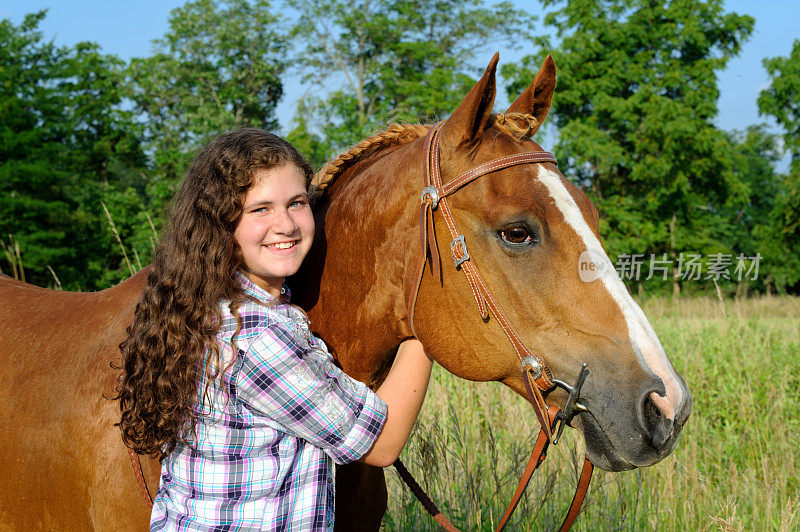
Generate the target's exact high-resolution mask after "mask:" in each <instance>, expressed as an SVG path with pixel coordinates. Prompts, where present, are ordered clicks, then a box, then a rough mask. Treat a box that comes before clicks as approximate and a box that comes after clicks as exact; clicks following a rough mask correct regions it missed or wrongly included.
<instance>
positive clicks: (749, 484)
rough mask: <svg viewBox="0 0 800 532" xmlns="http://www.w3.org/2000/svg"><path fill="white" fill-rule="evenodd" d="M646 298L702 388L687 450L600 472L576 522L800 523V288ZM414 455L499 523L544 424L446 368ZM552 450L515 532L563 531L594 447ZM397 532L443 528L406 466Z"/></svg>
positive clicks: (467, 511)
mask: <svg viewBox="0 0 800 532" xmlns="http://www.w3.org/2000/svg"><path fill="white" fill-rule="evenodd" d="M642 306H643V308H644V310H645V312H646V313H647V315H648V316H649V317H650V321H651V323H652V324H653V327H654V328H655V329H656V331H657V332H658V334H659V337H660V338H661V342H662V344H663V345H664V348H665V349H666V351H667V354H668V355H669V356H670V358H671V360H672V363H673V364H674V366H675V368H676V369H677V370H678V372H679V373H681V374H682V375H683V376H684V378H685V379H686V382H687V383H688V385H689V388H690V390H691V392H692V396H693V398H694V408H693V411H692V416H691V418H690V419H689V421H688V422H687V425H686V427H685V428H684V430H683V433H682V435H681V440H680V441H679V442H678V447H677V448H676V450H675V452H674V453H673V454H672V455H670V456H669V457H667V458H666V459H665V460H663V461H662V462H660V463H659V464H656V465H655V466H652V467H649V468H646V469H642V470H635V471H629V472H625V473H606V472H603V471H599V470H595V471H596V472H595V477H594V479H593V480H592V486H591V488H590V491H589V495H588V496H587V500H586V503H585V505H584V510H583V512H582V513H581V515H580V516H579V517H578V521H577V523H576V526H575V527H574V528H573V530H666V531H686V530H692V531H694V530H782V531H783V530H786V531H788V530H800V473H798V471H800V412H799V410H800V298H789V297H766V298H761V299H751V300H743V301H725V302H724V303H723V302H720V301H719V300H714V299H710V298H699V299H676V300H668V299H651V300H647V301H645V302H644V303H643V305H642ZM434 371H435V373H434V377H433V380H432V382H431V387H430V390H429V392H428V399H427V401H426V404H425V407H424V410H423V413H422V415H421V417H420V420H419V422H418V425H417V427H416V430H415V433H414V435H413V436H412V439H411V441H410V442H409V444H408V446H407V448H406V450H405V451H404V452H403V456H402V459H403V460H404V461H405V462H406V465H407V466H408V467H409V469H410V470H411V471H412V473H413V474H414V475H415V477H416V478H417V480H418V481H419V482H420V484H421V485H422V486H423V487H424V488H425V489H426V490H427V491H428V493H429V494H430V495H431V497H432V498H433V500H434V501H436V502H437V504H438V505H439V507H440V508H441V509H442V511H443V512H444V514H445V515H447V516H448V517H449V518H450V519H451V520H452V521H453V523H454V524H455V525H456V526H458V527H459V528H461V529H462V530H493V529H494V526H496V523H497V521H498V519H499V517H500V515H502V512H503V510H504V508H505V504H506V503H507V502H508V500H509V499H510V497H511V494H512V493H513V490H514V488H515V486H516V483H517V480H518V475H519V474H520V473H521V471H522V469H523V467H524V464H525V462H526V461H527V458H528V454H529V452H530V445H531V444H530V443H526V444H525V445H520V443H519V442H521V441H522V440H525V441H526V442H528V441H530V438H529V435H532V434H534V430H535V428H536V427H535V421H534V416H533V413H532V411H531V409H530V408H529V407H526V404H525V401H524V400H523V399H522V398H521V397H519V396H517V395H515V394H513V393H512V392H510V391H509V390H508V389H506V388H505V387H503V386H502V385H500V384H497V383H472V382H467V381H463V380H460V379H458V378H456V377H453V376H452V375H450V374H448V373H447V372H445V371H443V370H442V369H441V368H439V367H437V368H435V370H434ZM568 432H569V434H568V435H567V437H565V438H564V439H563V441H562V443H559V445H558V446H557V447H556V448H553V449H551V451H550V452H549V457H548V460H547V461H546V462H545V463H544V465H543V466H542V468H540V471H539V472H537V473H536V475H535V476H534V478H533V480H532V481H531V484H530V486H529V487H528V492H527V494H526V498H525V499H524V500H523V501H521V502H520V505H519V506H518V507H517V511H516V512H515V516H514V518H513V520H512V523H511V525H510V527H509V530H554V529H556V528H557V527H558V525H559V524H560V522H561V519H562V517H563V515H562V512H565V511H566V509H567V507H568V506H569V502H570V500H571V498H572V493H573V490H574V485H575V481H576V479H577V474H578V472H579V468H580V466H581V459H582V456H583V443H582V441H580V438H579V435H578V434H576V433H575V431H568ZM387 480H388V484H389V509H388V512H387V515H386V517H385V518H384V527H385V529H387V530H413V531H417V530H437V529H438V528H437V527H436V526H434V525H435V523H434V522H433V521H432V520H431V518H430V517H428V515H427V514H426V513H425V512H424V510H423V509H422V506H421V505H420V504H419V503H418V502H417V501H416V499H414V498H413V496H412V495H411V494H410V492H409V490H408V489H407V488H406V487H405V485H403V484H402V483H401V482H400V480H399V479H398V477H397V476H396V474H395V473H394V470H393V469H388V470H387Z"/></svg>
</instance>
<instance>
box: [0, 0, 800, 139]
mask: <svg viewBox="0 0 800 532" xmlns="http://www.w3.org/2000/svg"><path fill="white" fill-rule="evenodd" d="M183 3H184V0H138V1H114V0H2V1H1V2H0V18H10V19H11V20H12V21H13V22H14V23H19V22H20V21H21V20H22V18H23V17H24V15H25V13H30V12H33V11H37V10H39V9H44V8H49V9H50V11H49V13H48V16H47V18H46V19H45V21H44V22H43V24H42V25H41V27H40V29H41V30H42V31H43V32H44V34H45V36H46V37H47V38H55V41H56V42H57V43H59V44H74V43H76V42H78V41H94V42H97V43H99V44H100V46H101V47H102V48H103V50H104V51H105V52H108V53H113V54H116V55H119V56H120V57H122V58H123V59H129V58H130V57H141V56H146V55H148V54H149V53H150V52H151V50H152V45H151V41H152V40H153V39H155V38H158V37H160V36H162V35H163V34H164V33H165V32H166V31H167V18H168V16H169V11H170V9H172V8H174V7H177V6H179V5H182V4H183ZM514 3H515V4H516V5H517V6H518V7H520V8H527V9H531V7H530V6H536V9H538V8H539V3H538V2H536V1H533V0H527V1H526V0H515V1H514ZM725 7H726V10H727V11H735V12H737V13H740V14H749V15H751V16H753V17H754V18H755V19H756V27H755V31H754V32H753V35H752V36H751V38H750V40H749V41H748V42H747V43H745V45H744V47H743V50H742V53H741V54H740V55H739V57H737V58H735V59H733V60H731V61H730V62H729V65H728V68H727V69H726V70H725V71H724V72H722V74H721V75H720V91H721V95H720V101H719V117H718V120H717V122H718V125H719V126H720V127H722V128H724V129H728V130H730V129H743V128H745V127H746V126H748V125H749V124H754V123H759V122H764V121H765V119H764V118H763V117H760V116H759V115H758V109H757V107H756V98H757V96H758V92H759V91H760V90H761V89H763V88H764V87H765V86H766V84H767V74H766V71H765V70H764V68H763V66H762V65H761V60H762V59H763V58H764V57H775V56H778V55H782V56H786V55H788V54H789V51H790V50H791V47H792V42H793V41H794V40H795V39H798V38H800V1H798V0H767V1H758V2H753V1H752V0H748V1H744V0H728V1H727V2H725ZM524 53H525V51H524V50H519V51H516V52H510V53H509V52H505V53H504V54H503V56H502V57H501V63H507V62H510V61H514V60H517V59H519V58H520V57H521V56H522V55H524ZM490 56H491V52H490V51H487V52H486V57H485V58H484V59H485V61H486V62H488V60H489V58H490ZM479 60H480V58H479ZM479 62H481V61H479ZM305 90H306V88H305V87H302V86H300V83H299V81H298V80H297V79H296V78H290V79H288V80H287V82H286V96H284V99H283V101H282V102H281V104H280V106H279V108H278V118H279V120H280V122H281V124H282V125H284V126H285V125H288V123H289V120H290V118H291V116H292V114H293V111H294V99H295V98H296V97H298V96H299V95H301V94H302V93H303V92H304V91H305ZM504 103H506V101H505V96H504V95H503V94H502V92H501V93H500V94H499V95H498V106H501V105H502V104H504Z"/></svg>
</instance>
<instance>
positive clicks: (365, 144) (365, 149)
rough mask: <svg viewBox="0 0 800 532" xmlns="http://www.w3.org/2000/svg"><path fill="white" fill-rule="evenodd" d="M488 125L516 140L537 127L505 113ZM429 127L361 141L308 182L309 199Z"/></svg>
mask: <svg viewBox="0 0 800 532" xmlns="http://www.w3.org/2000/svg"><path fill="white" fill-rule="evenodd" d="M492 119H493V120H492V121H491V122H490V124H493V125H495V126H497V127H498V128H499V129H501V131H504V132H505V133H507V134H509V135H511V136H513V137H516V138H517V139H524V138H530V135H532V134H533V132H534V131H535V130H536V129H537V128H538V122H537V120H536V118H534V117H533V116H532V115H530V114H527V113H506V114H497V115H492ZM430 128H431V126H424V125H421V124H392V125H390V126H389V127H388V129H386V131H384V132H382V133H378V134H377V135H374V136H372V137H369V138H367V139H364V140H362V141H361V142H359V143H358V144H356V145H355V146H353V147H352V148H350V149H349V150H347V151H346V152H344V153H342V154H341V155H339V156H338V157H336V158H335V159H333V160H331V161H330V162H328V163H327V164H326V165H325V166H324V167H323V168H322V170H320V171H319V172H317V174H316V175H315V176H314V178H313V179H312V180H311V192H310V194H309V195H310V197H311V201H312V202H317V201H318V200H319V199H320V198H322V197H323V196H324V195H325V191H326V190H327V188H328V187H329V186H330V185H331V184H332V183H333V182H334V181H335V180H336V179H337V178H338V177H339V176H341V175H342V174H343V173H344V172H345V171H346V170H348V169H349V168H352V167H353V166H354V165H355V164H356V163H358V162H360V161H361V160H363V159H364V158H365V157H369V156H370V155H373V154H375V153H377V152H378V151H380V150H382V149H383V148H386V147H387V146H402V145H403V144H408V143H409V142H412V141H414V140H417V139H418V138H420V137H422V136H425V135H426V134H427V133H428V131H429V130H430Z"/></svg>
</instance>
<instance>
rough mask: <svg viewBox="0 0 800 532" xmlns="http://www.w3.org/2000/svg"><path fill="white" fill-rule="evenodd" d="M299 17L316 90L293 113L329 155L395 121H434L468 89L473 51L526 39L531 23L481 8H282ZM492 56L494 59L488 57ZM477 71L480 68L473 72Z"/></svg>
mask: <svg viewBox="0 0 800 532" xmlns="http://www.w3.org/2000/svg"><path fill="white" fill-rule="evenodd" d="M287 4H289V5H290V6H292V7H293V8H294V9H295V10H296V11H297V12H298V13H299V19H298V23H297V25H296V27H295V29H294V34H295V37H296V38H297V39H298V46H297V51H296V54H297V56H298V61H299V63H300V66H301V68H302V69H303V71H304V72H305V78H304V80H305V81H307V82H314V83H316V84H317V85H318V86H319V87H320V88H321V89H322V91H321V92H322V96H320V97H317V98H307V99H305V101H304V102H303V104H302V107H301V108H300V109H299V112H298V117H299V118H298V122H299V123H301V124H303V125H302V126H301V127H303V128H305V130H306V131H308V130H309V128H308V126H307V125H305V122H310V123H311V124H313V127H312V128H310V130H317V131H318V132H319V133H320V134H321V138H320V137H318V138H317V140H321V141H322V142H324V143H325V144H327V145H328V146H329V153H328V154H329V155H330V154H331V152H332V151H337V150H340V149H342V148H344V147H345V146H348V145H351V144H353V143H355V142H358V141H359V140H362V139H363V138H364V137H366V136H369V135H370V134H372V133H374V132H375V130H377V129H378V128H380V127H382V126H384V125H385V124H387V123H389V122H393V121H407V122H416V121H420V120H432V119H434V118H436V117H438V116H441V115H442V114H443V113H446V112H450V111H452V110H453V109H454V108H455V106H456V105H457V104H458V103H459V102H460V101H461V98H462V97H463V95H464V94H465V93H466V91H467V90H469V88H470V87H471V86H472V84H473V83H474V80H473V79H472V77H471V74H472V73H473V72H474V70H475V67H476V65H475V64H474V59H475V57H476V53H477V52H478V51H482V50H487V48H488V47H487V45H486V43H487V42H491V46H492V47H495V46H499V43H501V42H505V43H508V44H510V45H513V44H515V42H516V41H517V40H518V37H517V35H519V34H525V33H528V32H529V30H530V28H531V25H532V20H533V19H532V17H530V16H529V15H526V14H525V13H523V12H521V11H517V10H514V9H513V8H512V6H511V4H510V3H508V2H503V3H499V4H496V5H492V6H490V7H485V6H484V2H482V1H481V0H466V1H465V0H436V1H420V0H356V1H344V0H316V1H310V0H287ZM492 51H494V50H493V49H492ZM482 67H483V65H481V68H482Z"/></svg>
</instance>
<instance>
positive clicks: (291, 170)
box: [233, 164, 314, 297]
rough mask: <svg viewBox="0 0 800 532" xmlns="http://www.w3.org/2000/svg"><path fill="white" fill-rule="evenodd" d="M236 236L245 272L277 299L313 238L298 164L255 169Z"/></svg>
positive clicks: (310, 218)
mask: <svg viewBox="0 0 800 532" xmlns="http://www.w3.org/2000/svg"><path fill="white" fill-rule="evenodd" d="M253 180H254V185H253V186H252V188H251V189H250V190H248V191H247V195H246V196H245V198H244V207H243V210H242V217H241V219H240V220H239V223H238V225H237V226H236V230H235V231H234V232H233V236H234V238H235V239H236V242H237V243H238V244H239V248H240V249H241V250H242V258H243V259H244V273H245V274H246V275H247V277H248V278H249V279H250V280H251V281H253V282H254V283H255V284H257V285H258V286H260V287H261V288H263V289H265V290H267V291H268V292H269V293H271V294H272V295H274V296H275V297H278V296H279V295H280V292H281V286H282V285H283V279H284V278H285V277H286V276H288V275H292V274H294V273H295V272H297V270H298V268H300V264H301V263H302V262H303V259H304V258H305V256H306V254H307V253H308V250H309V249H311V242H312V240H313V238H314V217H313V215H312V214H311V207H310V205H309V203H308V195H307V194H306V180H305V176H304V175H303V173H302V172H301V171H300V169H299V168H297V167H296V166H294V165H291V164H287V165H284V166H279V167H277V168H271V169H269V170H256V172H255V174H254V176H253Z"/></svg>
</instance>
